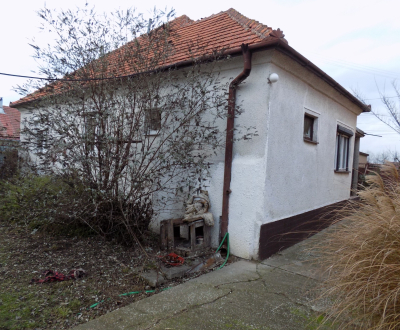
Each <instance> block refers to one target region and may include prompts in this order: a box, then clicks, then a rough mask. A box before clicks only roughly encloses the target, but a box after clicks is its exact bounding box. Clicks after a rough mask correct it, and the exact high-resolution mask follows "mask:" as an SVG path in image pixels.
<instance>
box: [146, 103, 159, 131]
mask: <svg viewBox="0 0 400 330" xmlns="http://www.w3.org/2000/svg"><path fill="white" fill-rule="evenodd" d="M160 129H161V110H160V109H159V108H151V109H149V110H147V112H146V134H147V135H157V134H158V133H159V130H160Z"/></svg>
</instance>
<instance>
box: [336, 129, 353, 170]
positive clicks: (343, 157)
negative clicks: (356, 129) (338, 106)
mask: <svg viewBox="0 0 400 330" xmlns="http://www.w3.org/2000/svg"><path fill="white" fill-rule="evenodd" d="M352 136H353V132H352V131H351V130H350V129H348V128H346V127H343V126H341V125H337V133H336V148H335V171H337V172H348V171H349V153H350V138H351V137H352Z"/></svg>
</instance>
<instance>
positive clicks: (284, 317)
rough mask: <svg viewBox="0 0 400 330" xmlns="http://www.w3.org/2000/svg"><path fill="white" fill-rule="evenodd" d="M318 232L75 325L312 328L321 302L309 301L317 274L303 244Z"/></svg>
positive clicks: (183, 329)
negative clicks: (266, 256) (257, 258)
mask: <svg viewBox="0 0 400 330" xmlns="http://www.w3.org/2000/svg"><path fill="white" fill-rule="evenodd" d="M320 235H321V234H318V235H315V236H314V237H312V238H310V239H308V240H306V241H304V242H302V243H300V244H297V245H295V246H293V247H291V248H289V249H287V250H285V251H283V252H281V253H279V254H276V255H274V256H273V257H271V258H269V259H266V260H264V261H263V262H252V261H239V262H236V263H234V264H231V265H229V266H227V267H224V268H223V269H221V270H217V271H214V272H212V273H208V274H206V275H203V276H200V277H198V278H196V279H193V280H191V281H188V282H186V283H184V284H181V285H179V286H176V287H173V288H171V289H169V290H167V291H164V292H162V293H159V294H157V295H154V296H151V297H149V298H145V299H143V300H141V301H138V302H136V303H133V304H131V305H129V306H126V307H123V308H121V309H119V310H116V311H113V312H111V313H108V314H106V315H103V316H101V317H99V318H98V319H95V320H93V321H90V322H88V323H85V324H82V325H80V326H78V327H76V328H75V330H84V329H85V330H88V329H93V330H103V329H104V330H106V329H107V330H111V329H117V330H118V329H129V330H136V329H140V330H144V329H151V330H161V329H162V330H166V329H170V330H172V329H176V330H189V329H190V330H192V329H212V330H218V329H259V330H261V329H263V330H264V329H265V330H267V329H268V330H269V329H285V330H290V329H293V330H299V329H317V328H318V321H316V317H317V316H318V315H319V312H320V311H321V310H323V308H324V306H323V304H322V303H321V302H318V303H317V302H315V300H314V296H315V289H316V287H317V286H318V284H319V281H320V278H321V276H320V274H319V273H318V267H317V265H316V264H315V261H313V259H314V258H313V254H312V252H310V250H309V247H310V246H312V245H313V244H315V241H318V240H320V239H321V237H320ZM321 329H326V328H325V327H322V328H321Z"/></svg>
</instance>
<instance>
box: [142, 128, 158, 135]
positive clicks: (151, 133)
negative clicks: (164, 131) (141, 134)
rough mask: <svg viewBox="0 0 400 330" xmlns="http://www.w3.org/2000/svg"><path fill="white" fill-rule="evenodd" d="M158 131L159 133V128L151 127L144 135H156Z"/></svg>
mask: <svg viewBox="0 0 400 330" xmlns="http://www.w3.org/2000/svg"><path fill="white" fill-rule="evenodd" d="M159 133H160V131H159V130H153V129H151V130H149V131H148V132H147V133H146V134H145V135H146V136H156V135H158V134H159Z"/></svg>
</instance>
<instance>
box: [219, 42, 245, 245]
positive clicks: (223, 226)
mask: <svg viewBox="0 0 400 330" xmlns="http://www.w3.org/2000/svg"><path fill="white" fill-rule="evenodd" d="M241 49H242V54H243V60H244V63H243V66H244V67H243V71H242V72H241V73H240V74H239V75H238V76H237V77H236V78H235V79H233V80H232V82H231V83H230V84H229V96H228V118H227V121H226V147H225V167H224V187H223V193H222V217H221V222H220V240H222V238H223V237H224V236H225V234H226V233H227V232H228V223H229V195H230V193H231V177H232V156H233V133H234V124H235V108H236V89H237V87H238V85H239V84H240V83H242V82H243V81H244V80H245V79H246V78H247V77H248V76H249V75H250V71H251V54H252V53H251V51H250V50H249V45H248V44H242V45H241Z"/></svg>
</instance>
